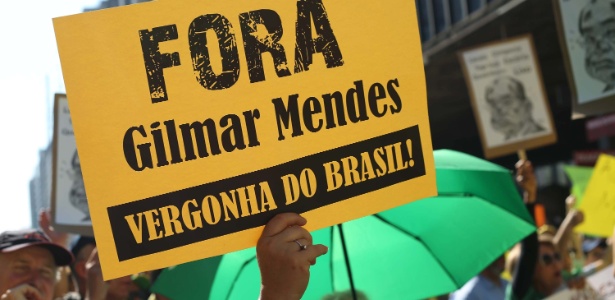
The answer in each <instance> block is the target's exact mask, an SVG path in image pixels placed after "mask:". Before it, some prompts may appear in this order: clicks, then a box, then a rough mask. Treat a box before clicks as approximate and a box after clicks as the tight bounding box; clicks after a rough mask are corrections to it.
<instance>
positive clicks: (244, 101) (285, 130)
mask: <svg viewBox="0 0 615 300" xmlns="http://www.w3.org/2000/svg"><path fill="white" fill-rule="evenodd" d="M54 27H55V31H56V38H57V42H58V49H59V54H60V59H61V62H62V70H63V74H64V80H65V84H66V90H67V96H68V99H69V106H70V111H71V115H72V118H73V126H74V131H75V137H76V140H77V147H78V149H79V156H80V159H81V165H82V172H83V176H84V180H85V186H86V191H87V195H88V201H89V204H90V211H91V212H92V213H91V217H92V223H93V227H94V233H95V236H96V239H97V243H98V246H99V252H100V258H101V263H102V267H103V274H104V277H105V278H106V279H109V278H115V277H119V276H122V275H126V274H130V273H135V272H138V271H142V270H146V269H154V268H162V267H165V266H169V265H173V264H179V263H183V262H187V261H191V260H195V259H200V258H204V257H209V256H214V255H219V254H223V253H227V252H230V251H234V250H239V249H242V248H247V247H251V246H254V245H255V243H256V240H257V238H258V236H259V235H260V232H261V231H262V226H263V225H264V224H266V222H267V221H268V220H269V219H271V217H273V216H274V215H276V214H278V213H281V212H286V211H294V212H297V213H301V214H303V215H304V216H305V217H306V218H307V219H308V220H309V221H308V225H307V228H308V229H309V230H315V229H318V228H323V227H326V226H330V225H333V224H337V223H340V222H344V221H348V220H351V219H354V218H358V217H361V216H364V215H369V214H373V213H376V212H379V211H382V210H385V209H389V208H392V207H395V206H398V205H401V204H404V203H407V202H410V201H413V200H416V199H421V198H425V197H428V196H433V195H435V194H436V187H435V174H434V162H433V156H432V146H431V136H430V132H429V122H428V114H427V101H426V91H425V77H424V73H423V62H422V55H421V42H420V38H419V32H418V27H417V20H416V12H415V4H414V2H413V1H407V0H395V1H388V2H387V3H386V5H384V4H382V3H378V2H373V1H366V0H360V1H353V2H345V1H331V0H297V1H272V0H265V1H234V0H233V1H203V0H199V1H196V0H184V1H153V2H148V3H143V4H136V5H130V6H125V7H121V8H114V9H108V10H102V11H95V12H89V13H85V14H80V15H74V16H67V17H62V18H57V19H54Z"/></svg>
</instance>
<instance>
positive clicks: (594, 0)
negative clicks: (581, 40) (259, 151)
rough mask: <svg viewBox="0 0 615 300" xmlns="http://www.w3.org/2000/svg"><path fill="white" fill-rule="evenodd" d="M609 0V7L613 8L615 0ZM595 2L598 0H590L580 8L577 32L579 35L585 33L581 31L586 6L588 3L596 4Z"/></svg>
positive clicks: (614, 7)
mask: <svg viewBox="0 0 615 300" xmlns="http://www.w3.org/2000/svg"><path fill="white" fill-rule="evenodd" d="M607 1H610V2H611V9H613V10H615V1H614V0H607ZM596 2H598V0H590V2H589V3H588V4H587V5H585V7H583V9H581V13H580V14H579V24H578V26H579V32H580V33H581V35H585V32H583V26H582V24H583V15H585V13H586V12H587V7H588V6H589V5H593V4H596Z"/></svg>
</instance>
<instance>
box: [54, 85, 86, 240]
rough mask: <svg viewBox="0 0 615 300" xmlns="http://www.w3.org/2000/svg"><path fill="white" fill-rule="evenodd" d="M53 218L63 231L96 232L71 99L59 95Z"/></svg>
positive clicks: (56, 103) (57, 103)
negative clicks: (93, 225) (88, 199)
mask: <svg viewBox="0 0 615 300" xmlns="http://www.w3.org/2000/svg"><path fill="white" fill-rule="evenodd" d="M51 220H52V224H53V226H54V228H55V229H56V230H59V231H64V232H73V233H78V234H83V235H90V236H92V235H93V232H92V220H91V218H90V210H89V207H88V201H87V197H86V194H85V186H84V183H83V176H82V175H81V161H80V160H79V155H78V154H77V145H76V142H75V134H74V132H73V126H72V121H71V117H70V112H69V110H68V100H67V98H66V95H64V94H56V95H55V109H54V132H53V176H52V191H51Z"/></svg>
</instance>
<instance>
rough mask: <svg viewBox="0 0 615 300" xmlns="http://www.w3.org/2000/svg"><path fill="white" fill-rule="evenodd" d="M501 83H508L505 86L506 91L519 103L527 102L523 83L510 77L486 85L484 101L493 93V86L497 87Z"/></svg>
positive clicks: (500, 78) (497, 79)
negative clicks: (518, 100)
mask: <svg viewBox="0 0 615 300" xmlns="http://www.w3.org/2000/svg"><path fill="white" fill-rule="evenodd" d="M501 81H509V83H508V85H507V87H508V89H509V90H510V91H511V92H512V93H513V94H514V95H515V96H516V97H517V98H518V99H520V100H521V101H527V97H526V96H525V87H523V83H521V81H519V80H517V79H515V78H513V77H510V76H504V77H499V78H496V79H495V80H493V82H492V83H491V84H490V85H488V86H487V89H486V90H485V99H489V94H491V93H492V92H493V87H494V86H495V85H498V84H499V83H500V82H501Z"/></svg>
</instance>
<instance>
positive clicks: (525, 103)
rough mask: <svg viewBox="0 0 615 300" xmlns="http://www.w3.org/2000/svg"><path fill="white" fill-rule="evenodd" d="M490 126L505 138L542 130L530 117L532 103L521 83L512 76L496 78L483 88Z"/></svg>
mask: <svg viewBox="0 0 615 300" xmlns="http://www.w3.org/2000/svg"><path fill="white" fill-rule="evenodd" d="M485 99H486V102H487V106H488V109H489V112H490V114H491V119H490V124H491V126H492V128H493V129H494V130H495V131H496V132H499V133H501V134H503V135H504V139H505V140H509V139H513V138H518V137H522V136H525V135H528V134H532V133H536V132H540V131H544V130H545V129H544V128H543V127H542V126H540V125H539V124H538V123H537V122H536V121H534V119H533V117H532V103H531V102H530V100H529V99H527V97H526V95H525V89H524V87H523V84H522V83H521V82H520V81H518V80H516V79H514V78H512V77H500V78H496V79H495V80H494V81H493V82H491V84H489V85H488V86H487V87H486V89H485Z"/></svg>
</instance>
